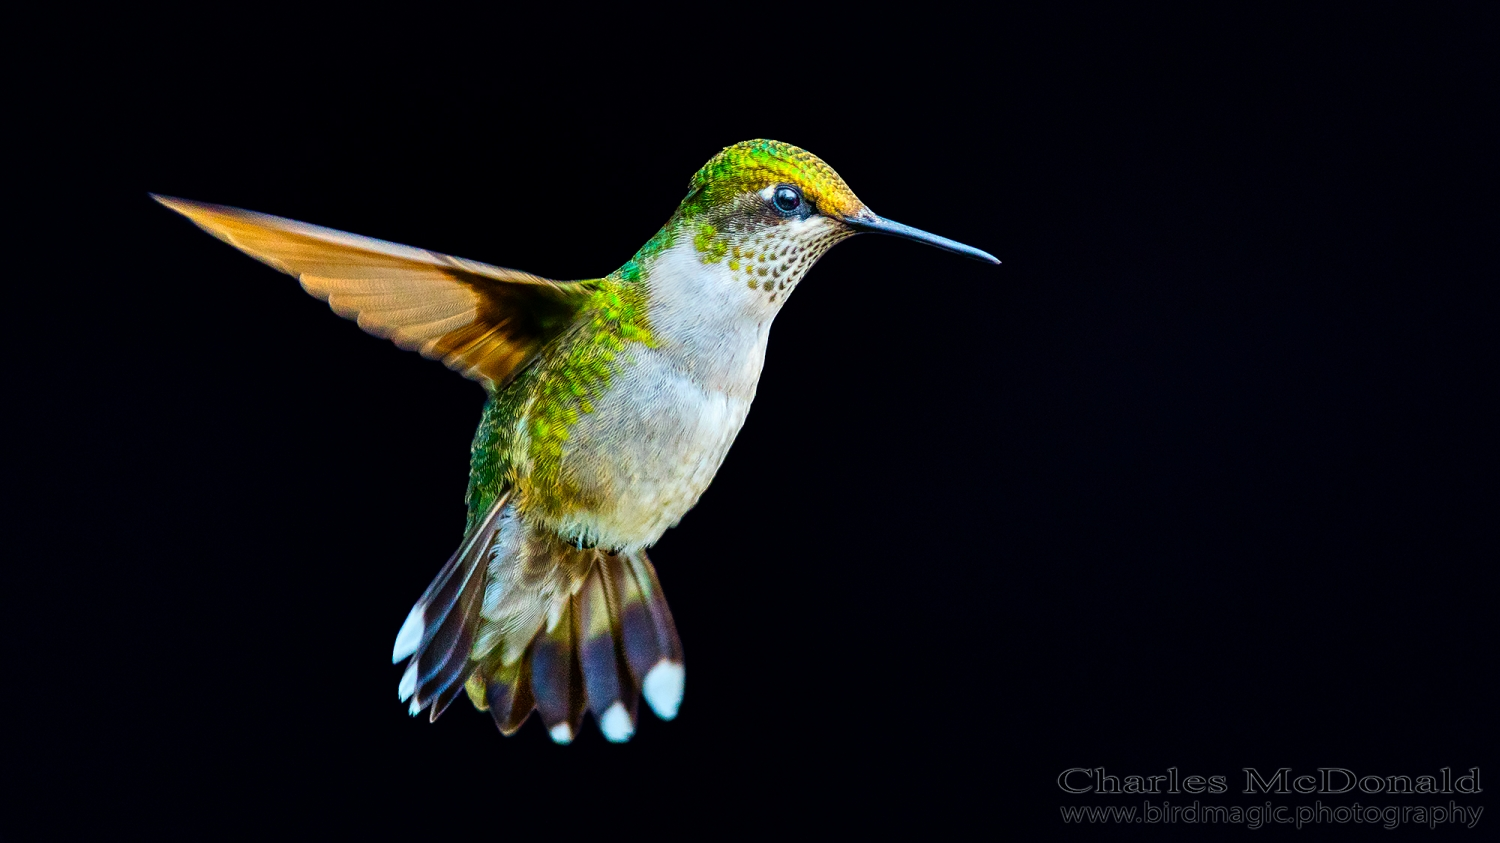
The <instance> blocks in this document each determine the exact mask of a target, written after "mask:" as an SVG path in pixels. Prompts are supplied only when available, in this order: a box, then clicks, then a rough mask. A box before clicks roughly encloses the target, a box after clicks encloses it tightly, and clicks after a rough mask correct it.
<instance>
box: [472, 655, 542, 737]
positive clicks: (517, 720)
mask: <svg viewBox="0 0 1500 843" xmlns="http://www.w3.org/2000/svg"><path fill="white" fill-rule="evenodd" d="M469 687H471V688H478V689H481V694H482V696H481V697H480V698H481V699H482V700H483V703H484V704H483V705H482V706H481V705H480V704H479V702H477V701H476V702H475V703H474V705H475V706H476V707H478V708H481V709H488V710H489V712H490V717H491V718H493V719H494V721H495V726H497V727H498V728H499V729H500V733H501V734H502V735H513V734H515V733H516V730H517V729H520V728H521V724H522V723H525V722H526V718H527V716H528V715H530V714H531V710H532V709H533V708H535V707H536V697H535V695H534V694H533V693H532V691H531V654H530V653H527V654H526V655H525V656H523V657H522V658H521V660H520V661H518V662H516V663H515V664H514V665H511V666H510V667H509V668H504V669H503V670H502V672H501V673H499V674H497V675H496V676H494V677H492V678H491V679H490V680H489V681H488V682H486V681H485V676H484V674H483V673H481V672H479V671H475V672H474V673H473V674H471V675H470V676H469ZM469 697H470V699H471V700H472V699H473V698H474V697H475V694H474V693H470V695H469Z"/></svg>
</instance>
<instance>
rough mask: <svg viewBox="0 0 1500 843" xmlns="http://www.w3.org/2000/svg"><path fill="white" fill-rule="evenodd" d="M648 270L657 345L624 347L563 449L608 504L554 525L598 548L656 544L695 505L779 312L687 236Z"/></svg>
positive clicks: (745, 402) (734, 428)
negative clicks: (701, 253)
mask: <svg viewBox="0 0 1500 843" xmlns="http://www.w3.org/2000/svg"><path fill="white" fill-rule="evenodd" d="M649 278H650V280H649V284H650V287H649V293H648V313H649V320H650V323H651V331H652V334H653V336H654V337H655V338H656V346H657V347H656V348H648V347H646V346H644V345H641V344H632V345H630V346H628V347H627V349H626V351H625V353H624V355H622V356H623V358H624V359H623V361H622V363H621V365H620V368H619V370H618V371H617V373H616V374H615V376H614V378H613V379H612V383H611V385H610V388H609V390H608V393H607V394H606V395H605V396H603V397H602V398H601V400H599V401H598V402H596V406H595V410H594V412H592V413H590V414H588V415H587V416H584V417H583V418H581V419H580V420H579V422H578V424H577V425H576V426H575V427H574V428H573V430H572V431H571V435H570V437H569V444H568V447H567V449H566V456H565V458H564V459H565V464H566V465H567V467H568V469H569V471H570V472H571V473H572V474H573V475H574V476H575V477H576V478H577V479H578V480H579V481H580V482H581V484H582V485H583V486H584V487H585V488H586V489H588V491H589V492H591V493H592V494H590V497H592V498H594V499H596V500H600V501H604V502H605V503H604V504H603V505H601V506H599V507H598V508H596V509H595V510H594V511H589V512H578V513H573V514H572V515H570V516H568V518H567V519H565V520H564V521H563V522H562V523H560V524H558V525H556V526H557V528H558V529H559V531H560V532H562V533H563V534H564V535H569V536H583V537H585V538H587V539H588V540H590V541H594V542H597V543H598V544H600V545H601V546H607V547H617V548H639V547H645V546H648V545H651V544H653V543H655V542H656V540H657V539H659V538H661V535H662V533H664V532H666V530H667V529H668V528H669V527H671V526H673V525H674V524H676V523H677V521H678V520H679V519H680V518H681V517H682V516H683V515H684V514H685V513H686V512H687V511H688V510H689V509H691V508H692V507H693V505H694V504H696V503H697V502H698V498H699V496H701V495H702V494H703V492H704V490H706V489H707V488H708V485H709V483H710V482H711V481H712V480H713V478H714V475H715V474H716V473H717V472H718V470H719V466H720V465H721V464H722V463H723V461H724V457H725V456H726V455H727V454H728V452H729V447H730V445H732V444H733V443H734V438H735V436H736V435H738V433H739V431H740V428H741V426H743V425H744V423H745V417H746V414H748V413H749V412H750V402H751V401H752V400H753V399H754V397H755V388H756V385H757V383H758V382H759V380H760V372H761V366H762V364H763V363H764V362H765V350H766V338H767V334H768V332H769V330H770V324H771V320H772V318H773V317H774V316H775V312H776V310H777V309H778V308H776V307H773V306H770V305H769V304H768V303H767V302H766V301H765V298H764V297H762V296H755V295H749V292H750V291H749V290H748V288H747V287H746V285H745V284H744V283H743V282H742V281H738V279H736V278H734V277H732V275H731V273H730V270H728V269H727V268H725V267H724V266H723V265H722V263H721V264H718V265H715V264H704V263H702V262H701V261H700V260H699V258H698V255H697V252H696V251H695V250H694V249H693V247H692V244H691V242H690V241H686V242H683V241H679V243H678V244H677V245H676V246H675V247H673V248H671V249H668V250H667V251H666V252H664V253H663V254H662V255H661V256H660V257H659V258H658V260H657V261H656V263H655V265H654V266H653V267H652V268H651V272H650V276H649ZM740 290H743V291H744V293H741V292H739V291H740Z"/></svg>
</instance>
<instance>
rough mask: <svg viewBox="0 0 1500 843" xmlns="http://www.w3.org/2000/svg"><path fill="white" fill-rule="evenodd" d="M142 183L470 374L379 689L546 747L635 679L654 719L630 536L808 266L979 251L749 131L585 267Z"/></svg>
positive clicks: (409, 344) (641, 562)
mask: <svg viewBox="0 0 1500 843" xmlns="http://www.w3.org/2000/svg"><path fill="white" fill-rule="evenodd" d="M156 199H157V200H158V201H159V202H161V203H162V204H163V205H166V206H167V207H169V208H171V209H172V210H174V211H177V212H179V213H181V214H183V215H184V216H186V217H187V218H188V219H190V220H192V221H193V222H194V223H196V224H197V225H198V226H199V227H201V228H203V229H204V230H205V231H207V232H208V233H210V234H212V235H214V236H215V237H218V238H219V239H221V240H224V241H225V242H227V243H229V244H230V245H232V246H235V247H236V248H238V249H240V250H242V251H244V252H245V253H247V254H249V255H251V256H252V257H255V258H258V259H260V260H262V261H264V262H266V263H268V264H270V265H271V266H273V267H275V268H276V269H279V270H281V271H282V272H285V273H288V274H290V275H295V276H297V277H298V278H299V279H300V280H301V282H302V286H303V288H304V289H306V290H307V291H308V292H309V293H312V294H313V295H314V296H317V297H318V298H320V299H323V300H325V301H327V302H328V304H329V305H330V306H331V307H332V308H333V310H334V311H335V312H337V313H338V314H339V315H341V316H345V317H348V318H350V319H356V320H358V322H359V326H360V327H361V328H364V329H365V330H366V331H368V332H370V333H372V334H375V335H376V336H380V337H387V338H389V339H391V340H394V341H395V342H396V344H397V345H400V346H401V347H403V348H408V349H413V350H416V351H419V352H421V353H422V354H423V355H424V356H426V357H430V358H433V359H438V360H442V361H443V362H444V363H445V364H447V365H448V366H449V367H450V368H452V369H455V370H457V371H459V372H461V373H463V374H464V375H466V376H468V377H470V378H473V379H474V380H477V381H479V382H480V383H481V384H483V385H484V388H485V389H486V390H487V391H488V394H489V398H488V401H487V403H486V404H485V408H484V416H483V418H482V419H481V421H480V423H479V431H478V433H477V434H476V435H475V437H474V445H473V449H472V455H471V461H470V474H469V491H468V496H467V501H468V509H469V518H468V527H467V531H466V533H465V535H464V539H463V542H462V543H461V544H460V545H459V548H458V550H457V552H455V553H454V554H453V556H452V557H451V558H450V559H449V560H448V563H447V564H446V565H444V566H443V569H442V570H441V571H440V572H439V573H438V575H437V578H436V579H434V580H433V581H432V584H431V585H430V586H428V587H427V591H426V592H425V593H424V594H423V595H422V597H421V599H420V600H418V601H417V604H416V606H414V607H413V608H412V610H411V614H410V615H409V616H408V617H407V619H406V622H405V623H404V624H402V626H401V630H400V631H399V632H398V633H396V646H395V651H394V652H393V653H392V658H393V660H394V661H395V662H398V663H399V662H401V661H402V660H404V659H409V662H408V664H407V667H406V671H405V673H404V674H403V675H402V677H401V681H400V686H399V694H400V698H401V699H402V700H403V701H409V706H410V711H411V713H412V714H413V715H415V714H418V713H420V712H421V711H423V710H424V709H425V710H429V711H430V712H431V714H430V717H431V719H432V720H436V719H437V717H438V715H440V714H441V713H442V712H443V710H444V709H445V708H446V707H447V706H448V704H449V703H450V702H452V700H453V699H454V698H455V697H456V696H457V695H458V691H459V689H460V688H462V689H464V690H465V691H467V693H468V696H469V699H470V700H471V701H473V703H474V705H475V706H476V707H478V708H479V709H481V710H488V711H489V712H490V714H491V716H492V717H493V718H494V720H495V723H496V724H497V725H498V726H499V727H500V731H501V732H503V733H505V734H510V733H512V732H514V731H515V730H516V729H518V728H520V726H521V724H522V722H524V721H525V720H526V718H527V716H528V715H529V714H530V713H531V710H532V708H535V709H536V710H537V711H539V712H540V713H541V718H542V722H543V723H544V725H545V726H546V727H547V729H548V731H549V733H550V734H551V736H552V739H553V740H555V741H557V742H558V743H568V742H569V741H571V740H572V739H573V736H574V735H576V734H577V732H578V729H579V727H580V725H581V724H582V720H583V712H584V711H585V709H587V710H590V711H592V712H593V713H594V716H595V717H596V718H597V719H598V721H599V727H600V730H601V731H602V732H603V733H604V736H605V737H606V738H608V739H609V740H611V741H624V740H628V739H629V738H630V736H631V735H632V734H633V733H634V732H635V722H636V707H637V705H636V704H637V696H638V692H639V694H640V695H643V696H645V698H646V702H647V703H648V704H649V705H650V706H651V708H652V710H653V711H655V712H656V714H657V716H658V717H661V718H662V719H664V720H670V719H672V718H673V717H674V716H676V714H677V709H678V706H679V705H680V704H681V702H682V689H683V661H682V646H681V644H680V643H679V641H678V638H677V630H676V628H675V626H674V625H673V623H672V615H671V613H670V612H669V611H668V610H667V603H666V600H665V598H663V596H662V590H661V585H660V583H659V582H658V581H657V578H656V572H655V570H654V569H653V567H652V565H651V562H650V561H649V560H648V559H647V558H646V548H648V547H650V546H651V545H653V544H655V543H656V541H657V539H659V538H661V536H662V533H664V532H666V530H667V528H668V527H671V526H673V525H674V524H676V523H677V522H678V520H679V519H681V518H682V516H683V515H684V514H685V513H686V512H687V511H688V510H689V509H692V507H693V504H695V503H697V502H698V497H699V496H700V495H702V494H703V491H704V490H705V489H706V488H708V484H709V481H711V480H712V479H713V477H714V473H715V472H717V471H718V469H719V465H720V463H722V462H723V461H724V456H725V454H726V453H727V452H728V451H729V446H730V444H731V443H732V442H733V441H734V437H735V435H736V434H738V433H739V431H740V427H741V425H743V424H744V422H745V415H746V413H748V412H749V410H750V401H751V399H753V398H754V397H755V387H756V383H757V382H758V381H759V379H760V370H761V364H762V362H763V361H764V359H765V353H766V337H767V334H768V332H769V331H770V328H771V321H772V320H773V319H774V318H775V317H776V314H777V313H778V312H779V311H780V310H781V307H782V305H783V304H785V303H786V300H787V296H789V295H790V294H791V292H792V289H793V288H794V287H795V286H796V285H797V282H798V281H800V280H801V279H802V276H803V275H804V274H806V273H807V270H808V269H809V268H811V267H812V265H813V263H815V262H816V261H817V260H818V258H820V257H822V255H823V254H824V253H825V252H827V251H828V249H829V248H830V247H832V246H833V245H834V244H835V243H838V242H839V241H840V240H843V239H845V238H846V237H849V236H851V235H853V234H858V233H860V232H877V233H881V234H894V235H896V236H898V237H905V238H907V239H909V240H916V241H918V242H922V243H927V244H929V245H932V246H937V247H938V248H941V249H947V250H948V251H950V252H957V253H958V254H961V255H966V256H968V257H971V258H977V259H980V260H985V261H990V262H991V263H999V261H997V260H995V258H993V257H991V256H990V255H989V254H987V253H985V252H981V251H979V250H978V249H974V248H971V247H969V246H965V245H962V244H960V243H955V242H953V241H952V240H948V239H946V238H942V237H937V236H935V235H932V234H927V233H926V232H923V231H918V230H917V229H914V228H910V227H908V226H904V225H901V224H900V223H895V222H891V221H890V220H886V219H883V218H881V217H879V216H876V215H875V214H874V213H873V212H872V211H870V209H869V208H867V207H865V205H864V203H862V202H860V201H859V199H858V198H857V197H855V195H854V193H853V192H852V191H850V190H849V187H848V186H847V185H845V184H844V180H843V179H841V178H839V176H838V174H837V173H835V172H834V171H833V170H832V169H831V168H830V167H829V166H828V165H827V164H824V163H823V162H822V161H821V160H819V159H818V158H817V157H815V156H813V155H812V154H810V153H808V152H805V151H803V150H801V149H798V148H797V147H794V146H791V145H789V144H784V143H778V142H776V141H769V140H755V141H746V142H744V143H739V144H735V145H734V146H730V147H727V148H725V149H724V150H723V151H722V152H720V153H719V154H718V155H715V156H714V157H713V158H712V159H711V160H709V162H708V163H707V164H705V165H704V166H703V168H702V169H701V170H699V171H698V172H697V174H696V175H694V176H693V180H692V183H691V185H690V187H689V189H688V194H687V197H686V198H685V199H683V200H682V204H681V205H680V206H679V207H678V208H677V212H676V213H674V214H673V215H672V218H671V219H670V220H668V221H667V224H666V225H664V226H662V229H661V230H660V231H658V232H657V233H656V236H654V237H652V238H651V239H650V240H649V241H648V242H647V243H646V245H644V246H642V247H641V249H640V251H638V252H636V254H635V256H634V257H632V258H631V259H630V260H629V261H626V263H625V265H624V266H622V267H620V268H619V269H617V270H615V271H614V272H612V273H610V274H609V275H607V276H605V277H603V278H594V279H589V280H586V281H553V280H550V279H547V278H542V277H540V276H536V275H531V274H529V273H525V272H518V271H516V270H513V269H502V268H500V267H497V266H490V265H489V264H483V263H478V262H475V261H470V260H464V259H462V258H455V257H450V256H448V255H441V254H437V253H434V252H428V251H424V250H422V249H414V248H411V247H409V246H400V245H397V244H395V243H389V242H386V241H383V240H374V239H371V238H368V237H360V236H357V235H353V234H346V233H344V232H341V231H334V230H332V229H328V228H322V227H319V226H313V225H307V224H304V223H299V222H293V221H292V220H288V219H282V218H280V217H273V216H267V215H264V214H256V213H251V212H249V211H243V210H239V209H237V208H229V207H224V206H220V205H206V204H200V203H197V202H189V201H186V200H183V199H171V198H167V197H161V196H159V197H156Z"/></svg>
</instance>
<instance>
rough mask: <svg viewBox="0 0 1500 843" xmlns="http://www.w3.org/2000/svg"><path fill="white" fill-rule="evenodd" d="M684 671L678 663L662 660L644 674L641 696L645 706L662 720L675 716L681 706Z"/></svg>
mask: <svg viewBox="0 0 1500 843" xmlns="http://www.w3.org/2000/svg"><path fill="white" fill-rule="evenodd" d="M683 674H684V671H683V669H682V664H681V663H680V662H669V661H666V660H662V661H659V662H657V663H656V667H653V668H651V670H650V671H649V672H648V673H647V674H646V679H645V681H643V682H642V683H641V694H642V695H643V696H645V698H646V703H647V705H650V706H651V710H652V711H654V712H656V716H657V717H660V718H661V719H663V720H671V719H672V718H673V717H676V716H677V709H678V707H680V706H681V705H682V680H683Z"/></svg>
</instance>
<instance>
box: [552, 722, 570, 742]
mask: <svg viewBox="0 0 1500 843" xmlns="http://www.w3.org/2000/svg"><path fill="white" fill-rule="evenodd" d="M547 734H549V735H551V736H552V742H553V743H560V744H563V745H564V746H566V745H567V744H570V743H572V742H573V727H572V726H569V725H568V724H566V723H559V724H557V725H556V726H553V727H552V729H551V731H549V732H547Z"/></svg>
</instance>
